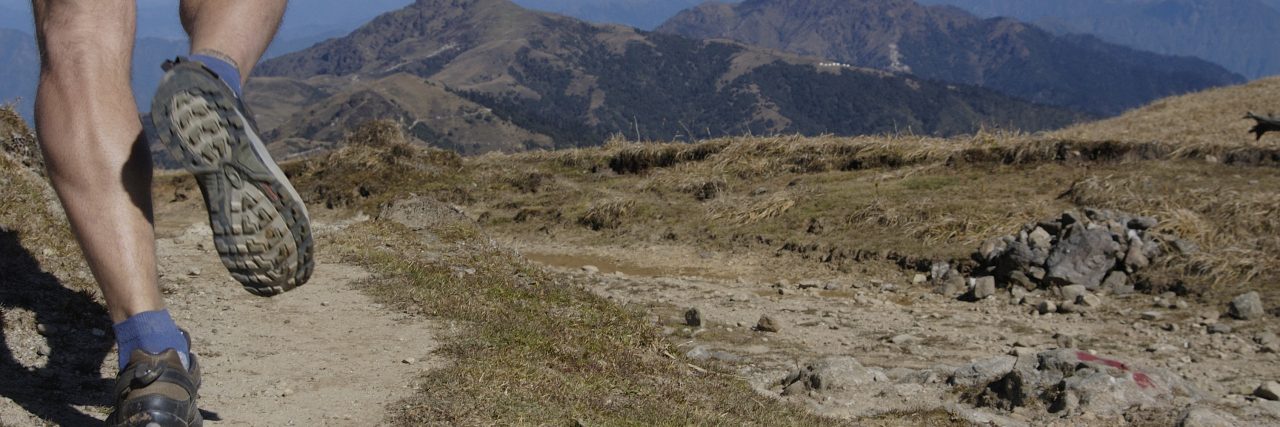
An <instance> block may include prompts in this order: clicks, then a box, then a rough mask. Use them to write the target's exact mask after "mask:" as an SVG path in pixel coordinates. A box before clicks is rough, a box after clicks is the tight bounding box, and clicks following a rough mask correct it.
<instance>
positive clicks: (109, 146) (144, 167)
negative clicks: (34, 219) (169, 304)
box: [32, 0, 164, 322]
mask: <svg viewBox="0 0 1280 427" xmlns="http://www.w3.org/2000/svg"><path fill="white" fill-rule="evenodd" d="M32 6H33V9H34V11H35V16H36V26H37V34H38V38H39V41H40V48H41V56H42V60H41V67H40V88H39V91H38V92H37V95H36V130H37V132H38V133H39V135H40V145H41V148H42V149H43V151H44V155H45V159H46V161H47V164H48V169H49V177H50V180H51V181H52V182H53V187H54V189H55V190H57V192H58V197H59V198H60V199H61V200H62V205H63V207H64V208H65V209H66V211H67V218H68V219H69V220H70V222H71V227H72V230H73V231H74V232H75V235H76V238H77V240H78V241H79V243H80V247H81V249H82V250H83V251H84V255H85V259H86V260H87V261H88V263H89V267H90V269H92V270H93V275H94V277H95V278H96V279H97V281H98V285H99V286H100V287H101V288H102V292H103V295H104V296H105V297H106V300H107V307H108V311H109V312H110V314H111V319H112V321H113V322H120V321H123V320H124V319H126V318H128V317H130V316H132V315H134V314H138V313H141V312H146V311H154V310H160V309H163V308H164V301H163V300H162V299H161V297H160V291H159V288H158V287H157V280H158V278H157V275H156V255H155V234H154V231H153V226H152V209H151V158H150V152H149V150H148V148H147V146H146V144H145V143H144V141H143V139H142V138H141V137H140V135H141V132H142V125H141V123H140V122H139V121H138V113H137V109H136V107H135V106H134V101H133V94H132V92H131V90H130V88H129V72H130V69H129V65H130V62H131V57H132V55H133V37H134V29H135V25H136V24H135V12H136V5H135V4H134V0H33V1H32Z"/></svg>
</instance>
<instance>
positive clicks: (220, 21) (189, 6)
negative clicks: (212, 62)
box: [181, 0, 288, 83]
mask: <svg viewBox="0 0 1280 427" xmlns="http://www.w3.org/2000/svg"><path fill="white" fill-rule="evenodd" d="M287 3H288V1H287V0H182V6H181V9H182V26H183V27H184V28H186V30H187V35H189V36H190V37H191V53H193V54H201V55H209V56H213V57H216V58H219V59H222V60H224V61H227V62H230V63H232V64H233V65H236V66H237V67H239V68H240V76H241V80H242V82H241V83H243V82H244V81H248V80H249V74H250V72H252V71H253V67H254V66H255V65H257V63H258V59H259V58H261V57H262V53H263V52H266V51H267V46H268V45H270V44H271V39H272V38H274V37H275V35H276V30H277V29H278V28H279V26H280V18H281V17H283V16H284V9H285V6H286V5H287Z"/></svg>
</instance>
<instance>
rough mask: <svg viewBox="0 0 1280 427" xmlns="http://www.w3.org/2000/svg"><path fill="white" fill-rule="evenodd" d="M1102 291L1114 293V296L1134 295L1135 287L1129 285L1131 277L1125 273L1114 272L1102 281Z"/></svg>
mask: <svg viewBox="0 0 1280 427" xmlns="http://www.w3.org/2000/svg"><path fill="white" fill-rule="evenodd" d="M1102 289H1103V290H1105V291H1107V292H1110V293H1112V294H1113V295H1128V294H1131V293H1133V286H1132V285H1130V284H1129V275H1128V274H1125V273H1124V272H1123V271H1112V272H1111V273H1108V274H1107V279H1106V280H1104V281H1102Z"/></svg>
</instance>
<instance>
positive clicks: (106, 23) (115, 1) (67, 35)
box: [32, 0, 135, 72]
mask: <svg viewBox="0 0 1280 427" xmlns="http://www.w3.org/2000/svg"><path fill="white" fill-rule="evenodd" d="M32 6H33V8H32V9H33V10H34V12H35V18H36V33H37V39H38V40H39V42H40V54H41V59H42V61H41V63H42V64H43V66H44V69H45V71H52V70H62V69H66V70H67V71H71V72H75V71H76V70H77V69H79V68H81V67H80V66H83V65H88V64H96V65H99V66H100V65H106V64H104V62H107V63H115V62H120V63H123V64H126V65H127V64H128V63H129V56H131V54H132V50H133V49H132V47H133V35H134V29H135V27H134V25H135V24H134V19H135V18H134V13H135V6H134V3H133V0H34V1H33V2H32Z"/></svg>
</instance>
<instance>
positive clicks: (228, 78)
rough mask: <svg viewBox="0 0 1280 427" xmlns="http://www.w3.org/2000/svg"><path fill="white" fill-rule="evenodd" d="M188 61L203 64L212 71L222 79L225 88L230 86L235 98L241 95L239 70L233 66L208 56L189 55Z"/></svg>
mask: <svg viewBox="0 0 1280 427" xmlns="http://www.w3.org/2000/svg"><path fill="white" fill-rule="evenodd" d="M190 59H191V60H193V61H200V62H203V63H204V66H205V67H208V68H209V69H210V70H213V73H214V74H217V75H218V77H220V78H222V81H223V82H224V83H226V84H227V86H231V90H232V91H235V93H236V97H237V98H239V97H241V95H243V93H241V88H240V69H239V68H236V66H235V65H232V64H231V63H230V62H227V61H223V60H221V59H218V58H214V57H212V56H209V55H191V58H190Z"/></svg>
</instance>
